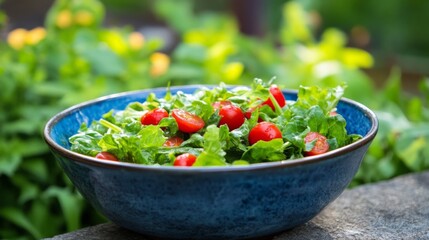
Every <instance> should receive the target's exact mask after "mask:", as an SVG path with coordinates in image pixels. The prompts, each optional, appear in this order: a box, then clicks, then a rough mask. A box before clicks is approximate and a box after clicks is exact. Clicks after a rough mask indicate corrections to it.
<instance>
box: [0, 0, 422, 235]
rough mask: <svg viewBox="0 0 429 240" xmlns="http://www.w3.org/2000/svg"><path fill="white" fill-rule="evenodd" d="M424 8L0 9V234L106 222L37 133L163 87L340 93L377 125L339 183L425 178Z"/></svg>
mask: <svg viewBox="0 0 429 240" xmlns="http://www.w3.org/2000/svg"><path fill="white" fill-rule="evenodd" d="M427 12H429V1H425V0H412V1H407V0H392V1H389V2H386V1H358V0H347V1H335V0H326V1H316V0H302V1H285V0H274V1H262V0H247V1H245V0H231V1H226V0H223V1H192V0H179V1H174V0H157V1H148V0H145V1H135V0H121V1H119V0H103V1H101V0H100V1H99V0H55V1H52V0H40V1H33V0H19V1H18V0H16V1H15V0H0V35H1V37H0V189H1V198H0V219H1V221H0V239H40V238H42V237H49V236H53V235H56V234H59V233H63V232H68V231H73V230H75V229H79V228H81V227H84V226H89V225H94V224H97V223H100V222H104V221H106V220H105V219H104V218H103V217H102V216H100V215H98V214H97V213H96V212H95V210H93V209H92V208H91V207H90V206H89V205H88V204H87V203H86V201H85V200H84V199H83V198H82V197H81V196H80V195H79V193H78V192H77V191H76V189H75V188H74V187H73V186H72V184H71V183H70V181H69V180H68V179H67V177H65V175H64V174H63V173H62V171H61V170H60V169H59V166H58V165H57V163H56V162H55V160H54V159H53V157H52V155H51V154H50V153H49V151H48V148H47V146H46V144H45V143H44V140H43V138H42V129H43V126H44V124H45V123H46V121H47V120H48V119H49V118H50V117H52V116H53V115H54V114H55V113H57V112H59V111H61V110H63V109H65V108H67V107H69V106H71V105H73V104H76V103H80V102H82V101H85V100H89V99H93V98H96V97H99V96H103V95H106V94H110V93H116V92H122V91H128V90H136V89H143V88H152V87H162V86H166V85H167V84H169V83H170V84H171V85H182V84H195V83H198V84H217V83H219V82H225V83H227V84H248V83H250V82H251V81H252V80H253V78H255V77H257V78H262V79H265V80H269V79H271V78H272V77H276V80H275V83H277V84H278V85H280V86H281V87H283V88H297V87H298V86H299V85H301V84H302V85H321V86H336V85H338V84H341V83H343V82H345V83H346V84H347V85H348V88H347V90H346V97H349V98H352V99H354V100H357V101H359V102H362V103H364V104H366V105H367V106H369V107H370V108H372V109H374V110H375V111H376V113H377V116H378V118H379V120H380V129H379V133H378V135H377V137H376V139H375V140H374V142H373V143H372V145H371V147H370V149H369V151H368V153H367V155H366V157H365V159H364V161H363V163H362V165H361V167H360V169H359V172H358V173H357V175H356V176H355V178H354V180H353V182H352V183H351V185H350V187H354V186H357V185H360V184H366V183H371V182H376V181H381V180H385V179H390V178H393V177H395V176H398V175H401V174H405V173H408V172H417V171H423V170H425V169H429V148H427V147H426V146H427V145H428V142H429V121H428V120H429V106H428V101H429V79H428V78H427V77H425V76H428V75H429V31H426V28H427V26H426V24H427V22H429V14H427Z"/></svg>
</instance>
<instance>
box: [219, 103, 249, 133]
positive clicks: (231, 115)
mask: <svg viewBox="0 0 429 240" xmlns="http://www.w3.org/2000/svg"><path fill="white" fill-rule="evenodd" d="M213 107H214V108H215V109H220V110H219V116H220V121H219V126H221V125H224V124H226V125H227V126H228V128H229V130H230V131H232V130H234V129H237V128H239V127H240V126H241V125H242V124H243V123H244V114H243V112H242V111H241V109H240V108H239V107H237V106H235V105H233V104H232V103H231V102H228V101H222V102H215V103H214V104H213Z"/></svg>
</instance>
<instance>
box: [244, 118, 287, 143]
mask: <svg viewBox="0 0 429 240" xmlns="http://www.w3.org/2000/svg"><path fill="white" fill-rule="evenodd" d="M275 138H282V133H281V132H280V130H279V128H278V127H277V126H276V125H275V124H274V123H270V122H260V123H258V124H256V126H254V127H253V128H252V129H251V130H250V132H249V143H250V145H253V144H255V143H256V142H258V141H260V140H262V141H271V140H273V139H275Z"/></svg>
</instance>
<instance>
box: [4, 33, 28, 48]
mask: <svg viewBox="0 0 429 240" xmlns="http://www.w3.org/2000/svg"><path fill="white" fill-rule="evenodd" d="M26 37H27V30H25V29H22V28H17V29H15V30H13V31H12V32H10V33H9V35H8V36H7V42H8V43H9V45H10V46H11V47H12V48H14V49H16V50H20V49H22V48H23V47H24V46H25V39H26Z"/></svg>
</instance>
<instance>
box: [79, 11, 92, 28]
mask: <svg viewBox="0 0 429 240" xmlns="http://www.w3.org/2000/svg"><path fill="white" fill-rule="evenodd" d="M74 21H75V23H76V24H77V25H80V26H84V27H87V26H90V25H92V24H93V23H94V17H93V16H92V14H91V13H90V12H88V11H86V10H80V11H78V12H77V13H76V15H75V16H74Z"/></svg>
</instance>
